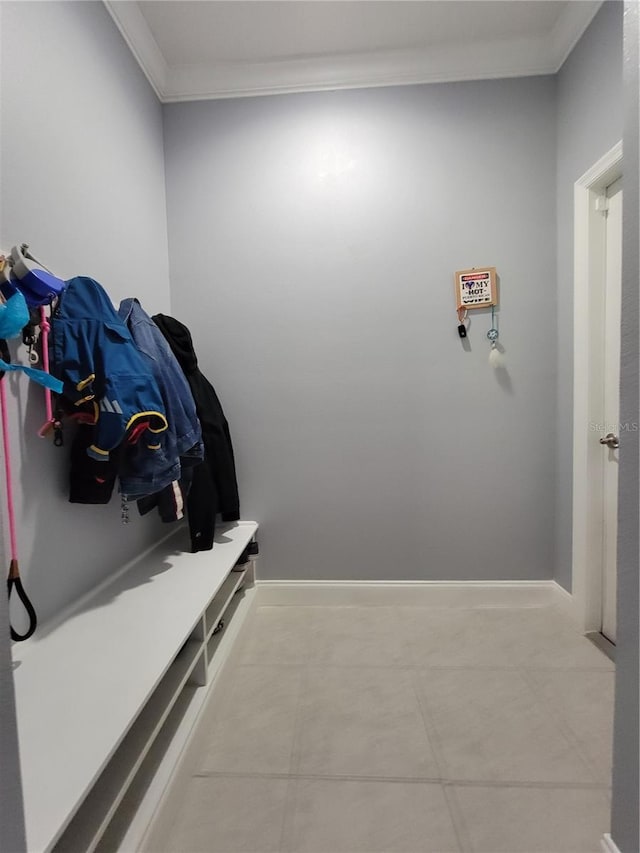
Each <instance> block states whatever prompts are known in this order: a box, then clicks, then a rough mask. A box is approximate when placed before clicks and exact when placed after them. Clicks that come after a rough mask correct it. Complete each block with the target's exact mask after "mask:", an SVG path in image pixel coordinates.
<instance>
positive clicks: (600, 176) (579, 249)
mask: <svg viewBox="0 0 640 853" xmlns="http://www.w3.org/2000/svg"><path fill="white" fill-rule="evenodd" d="M621 174H622V142H618V143H617V144H616V145H614V146H613V148H612V149H611V150H610V151H608V152H607V153H606V154H605V155H604V156H603V157H601V158H600V160H598V162H597V163H595V164H594V165H593V166H592V167H591V168H590V169H588V170H587V171H586V172H585V173H584V175H582V177H581V178H579V179H578V180H577V181H576V183H575V185H574V225H573V228H574V267H573V525H572V531H573V551H572V587H571V589H572V593H573V599H574V603H575V614H576V618H577V621H578V625H579V627H580V629H581V630H582V631H585V632H586V631H599V630H600V627H601V623H600V620H601V613H602V602H601V592H600V573H601V567H600V564H599V561H598V559H597V555H598V553H599V546H598V542H599V538H598V537H599V531H598V526H597V524H594V523H593V519H595V518H599V517H600V516H601V514H602V511H601V507H599V506H597V505H595V503H594V500H595V498H594V489H593V488H591V479H592V476H593V474H592V471H593V467H594V466H593V464H592V458H591V455H592V453H594V452H597V451H598V450H600V451H601V448H600V447H599V446H598V445H596V444H594V441H590V440H589V439H590V438H591V439H595V438H596V434H595V433H590V431H589V423H590V422H599V421H602V417H603V415H602V413H601V412H600V414H598V405H599V401H597V400H594V399H592V394H591V388H592V386H593V384H594V376H595V372H596V371H597V369H598V365H599V363H600V361H599V359H597V358H595V357H594V356H595V354H594V351H593V346H592V339H593V328H592V327H593V325H594V319H595V320H596V321H597V320H598V317H599V316H601V311H599V308H598V305H597V304H596V296H597V294H598V292H600V298H602V293H603V287H604V284H603V281H604V279H603V276H604V264H603V261H604V255H603V253H602V252H601V243H602V241H603V240H604V220H603V221H602V227H601V228H600V229H598V228H597V222H596V220H595V219H594V217H593V216H592V215H591V209H592V204H593V199H594V197H595V196H596V195H597V194H598V193H599V192H601V191H602V190H604V189H605V187H606V186H608V185H609V184H610V183H611V182H612V181H613V180H615V179H616V178H618V177H620V175H621ZM594 229H595V230H594ZM594 448H595V450H594ZM599 458H601V457H600V456H599Z"/></svg>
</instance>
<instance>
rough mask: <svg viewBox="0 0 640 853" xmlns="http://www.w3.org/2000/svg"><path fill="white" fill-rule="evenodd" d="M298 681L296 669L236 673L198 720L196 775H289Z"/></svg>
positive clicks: (299, 672)
mask: <svg viewBox="0 0 640 853" xmlns="http://www.w3.org/2000/svg"><path fill="white" fill-rule="evenodd" d="M301 679H302V670H301V669H300V668H298V667H292V666H283V667H277V666H246V667H238V668H237V669H236V670H235V672H233V673H232V677H231V678H229V679H228V680H227V682H226V685H227V686H226V689H225V690H224V691H218V690H216V691H215V692H214V694H213V696H212V701H211V703H210V706H209V707H208V708H207V710H206V711H205V713H204V714H203V719H202V722H201V724H200V726H199V730H198V740H197V744H196V748H197V749H198V750H199V752H200V758H199V760H198V763H197V765H196V769H197V770H198V771H203V772H212V771H215V772H223V773H224V772H240V773H288V772H289V770H290V765H291V754H292V746H293V734H294V727H295V718H296V710H297V705H298V698H299V694H300V685H301Z"/></svg>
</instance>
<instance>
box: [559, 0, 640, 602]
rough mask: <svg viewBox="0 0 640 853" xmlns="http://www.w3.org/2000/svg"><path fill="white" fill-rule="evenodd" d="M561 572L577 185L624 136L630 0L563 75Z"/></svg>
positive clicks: (568, 472)
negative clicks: (625, 26) (625, 30)
mask: <svg viewBox="0 0 640 853" xmlns="http://www.w3.org/2000/svg"><path fill="white" fill-rule="evenodd" d="M557 79H558V100H557V111H558V120H557V126H558V142H557V158H558V167H557V216H558V289H557V321H558V366H557V371H558V376H557V389H558V413H557V431H558V443H557V452H556V491H557V497H556V513H557V515H556V537H557V538H556V559H555V565H556V571H555V576H556V580H557V581H558V583H560V584H562V586H564V587H565V588H566V589H568V590H570V589H571V554H572V544H571V527H572V500H573V488H572V478H573V464H572V461H573V185H574V183H575V181H576V180H577V179H578V178H579V177H580V176H581V175H583V174H584V173H585V172H586V171H587V169H588V168H589V167H590V166H592V165H593V164H594V163H595V162H596V161H597V160H599V159H600V157H601V156H602V155H603V154H606V152H607V151H609V149H610V148H612V147H613V146H614V145H615V144H616V142H619V141H620V140H621V139H622V120H623V102H622V3H619V2H613V0H609V2H607V3H604V4H603V6H602V8H601V9H600V11H599V12H598V14H597V15H596V17H595V18H594V19H593V21H592V23H591V25H590V26H589V28H588V29H587V31H586V32H585V34H584V35H583V37H582V39H581V40H580V41H579V42H578V44H577V45H576V47H575V49H574V50H573V52H572V53H571V55H570V57H569V58H568V60H567V61H566V62H565V64H564V65H563V67H562V69H561V71H560V73H559V74H558V78H557Z"/></svg>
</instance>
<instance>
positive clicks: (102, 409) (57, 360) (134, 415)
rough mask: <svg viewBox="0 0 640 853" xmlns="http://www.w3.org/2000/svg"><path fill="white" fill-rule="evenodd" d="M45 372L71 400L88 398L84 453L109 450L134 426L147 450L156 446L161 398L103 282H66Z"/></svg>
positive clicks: (161, 429)
mask: <svg viewBox="0 0 640 853" xmlns="http://www.w3.org/2000/svg"><path fill="white" fill-rule="evenodd" d="M51 355H52V359H51V373H52V374H53V375H54V376H56V377H57V378H58V379H61V380H62V382H63V383H64V391H63V393H64V395H65V397H67V398H68V399H69V400H70V401H71V402H72V403H73V404H74V405H76V406H81V405H82V404H90V405H91V404H92V405H93V410H94V418H95V426H94V434H93V443H92V444H91V445H90V447H89V448H88V449H87V453H88V455H89V456H91V457H92V458H93V459H96V460H98V461H105V462H106V461H108V459H109V453H110V451H112V450H114V449H115V448H116V447H118V446H119V445H121V444H122V442H123V440H124V439H125V437H126V436H127V435H131V434H132V432H135V431H136V428H139V434H137V440H138V442H139V443H141V444H142V445H144V446H145V447H146V448H147V449H148V450H153V451H157V450H160V449H161V448H162V436H163V434H164V433H165V432H166V429H167V418H166V415H165V409H164V403H163V401H162V396H161V394H160V390H159V388H158V385H157V382H156V380H155V379H154V377H153V374H152V373H151V371H150V370H149V367H148V365H147V363H146V362H145V360H144V357H143V356H142V354H141V353H140V352H139V351H138V349H137V348H136V345H135V343H134V342H133V340H132V338H131V335H130V334H129V331H128V329H127V327H126V326H125V324H124V323H123V322H122V320H121V319H120V318H119V317H118V314H117V313H116V310H115V308H114V307H113V304H112V303H111V300H110V299H109V297H108V296H107V294H106V293H105V291H104V290H103V288H102V287H101V286H100V285H99V284H98V282H97V281H94V280H93V279H91V278H87V277H85V276H78V277H76V278H72V279H70V280H69V281H68V282H67V286H66V288H65V290H64V292H63V293H62V296H61V297H60V300H59V302H58V306H57V308H56V310H55V311H54V313H53V317H52V322H51Z"/></svg>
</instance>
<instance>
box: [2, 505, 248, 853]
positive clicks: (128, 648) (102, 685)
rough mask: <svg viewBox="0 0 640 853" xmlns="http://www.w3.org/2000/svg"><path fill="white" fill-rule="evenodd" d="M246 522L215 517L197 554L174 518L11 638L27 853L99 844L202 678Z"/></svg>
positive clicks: (241, 574)
mask: <svg viewBox="0 0 640 853" xmlns="http://www.w3.org/2000/svg"><path fill="white" fill-rule="evenodd" d="M257 528H258V525H257V524H256V523H255V522H251V521H241V522H236V523H233V524H225V525H221V526H220V527H219V529H218V531H217V533H216V538H215V544H214V547H213V550H211V551H201V552H199V553H197V554H191V553H188V552H187V551H185V550H183V549H184V548H185V547H188V541H187V540H188V535H187V533H186V531H185V530H184V528H182V529H180V530H178V531H177V532H176V533H175V534H174V535H172V536H170V537H169V538H167V539H165V540H164V541H163V542H162V543H161V544H160V545H158V546H157V547H156V548H154V549H153V550H151V551H149V552H147V553H146V554H145V555H144V556H143V557H141V558H140V559H139V560H137V561H136V562H135V563H133V564H132V565H130V566H129V567H127V568H126V570H124V571H122V572H121V573H119V574H118V575H117V576H115V577H114V578H112V579H111V580H109V581H108V582H107V583H106V584H105V585H103V586H101V588H100V589H99V590H97V591H96V592H95V593H94V594H93V595H92V596H91V597H88V598H86V599H84V600H83V601H82V602H81V603H80V605H79V606H78V608H77V609H76V610H74V611H73V612H72V613H71V614H70V615H69V616H68V617H67V618H65V619H64V621H63V622H62V623H61V624H59V625H58V626H56V627H54V628H53V629H51V630H50V631H48V632H47V631H46V630H43V631H41V632H36V635H35V636H34V638H33V640H31V641H28V642H27V643H24V644H16V645H15V646H14V653H13V656H14V666H15V671H14V678H15V688H16V703H17V712H18V731H19V739H20V753H21V765H22V784H23V791H24V803H25V817H26V828H27V849H28V851H29V853H39V851H48V850H51V849H52V848H53V847H54V845H56V849H57V850H60V851H62V850H73V851H74V853H78V851H83V853H84V851H91V850H93V849H95V847H96V846H97V845H98V843H99V841H100V838H101V836H102V834H103V832H104V831H105V829H106V828H107V826H108V825H109V822H110V820H111V818H112V817H113V815H114V813H115V811H116V809H117V807H118V805H119V804H120V802H121V801H122V799H123V797H124V795H125V793H126V792H127V789H128V788H129V786H130V785H131V783H132V781H133V780H134V778H135V776H136V772H137V771H138V768H139V767H140V766H141V764H142V762H143V760H144V758H145V756H146V755H147V753H148V752H149V750H150V749H151V748H152V746H153V744H154V741H155V740H156V738H157V736H158V735H159V734H160V733H161V731H162V727H163V724H164V723H165V721H166V720H167V719H168V718H169V715H170V713H171V711H172V709H174V706H176V703H177V702H178V701H179V699H180V697H181V694H183V693H184V692H185V691H186V690H187V689H189V687H190V686H191V685H205V684H206V683H207V680H208V673H209V671H210V669H211V657H212V654H213V652H214V650H215V647H216V645H217V643H218V640H219V635H218V634H215V635H214V633H213V632H214V629H215V628H216V626H217V625H218V623H219V621H220V617H221V615H222V614H223V613H224V611H225V610H226V609H227V606H228V604H229V603H230V601H231V600H232V599H233V598H234V593H235V592H236V590H237V589H238V588H239V587H240V586H241V585H242V584H243V583H244V582H245V581H249V580H251V578H250V577H247V576H246V575H247V574H248V573H247V567H250V566H251V565H252V564H251V563H247V564H246V565H245V566H244V567H242V568H243V569H244V571H232V570H233V568H234V566H235V564H236V562H237V560H238V558H239V557H240V555H241V553H242V552H243V550H244V549H245V547H246V545H247V544H248V543H249V542H250V541H251V540H252V538H253V537H254V536H255V533H256V531H257ZM201 692H202V691H201ZM67 827H68V828H67ZM65 830H66V831H65ZM58 841H59V843H58V844H56V843H57V842H58Z"/></svg>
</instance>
